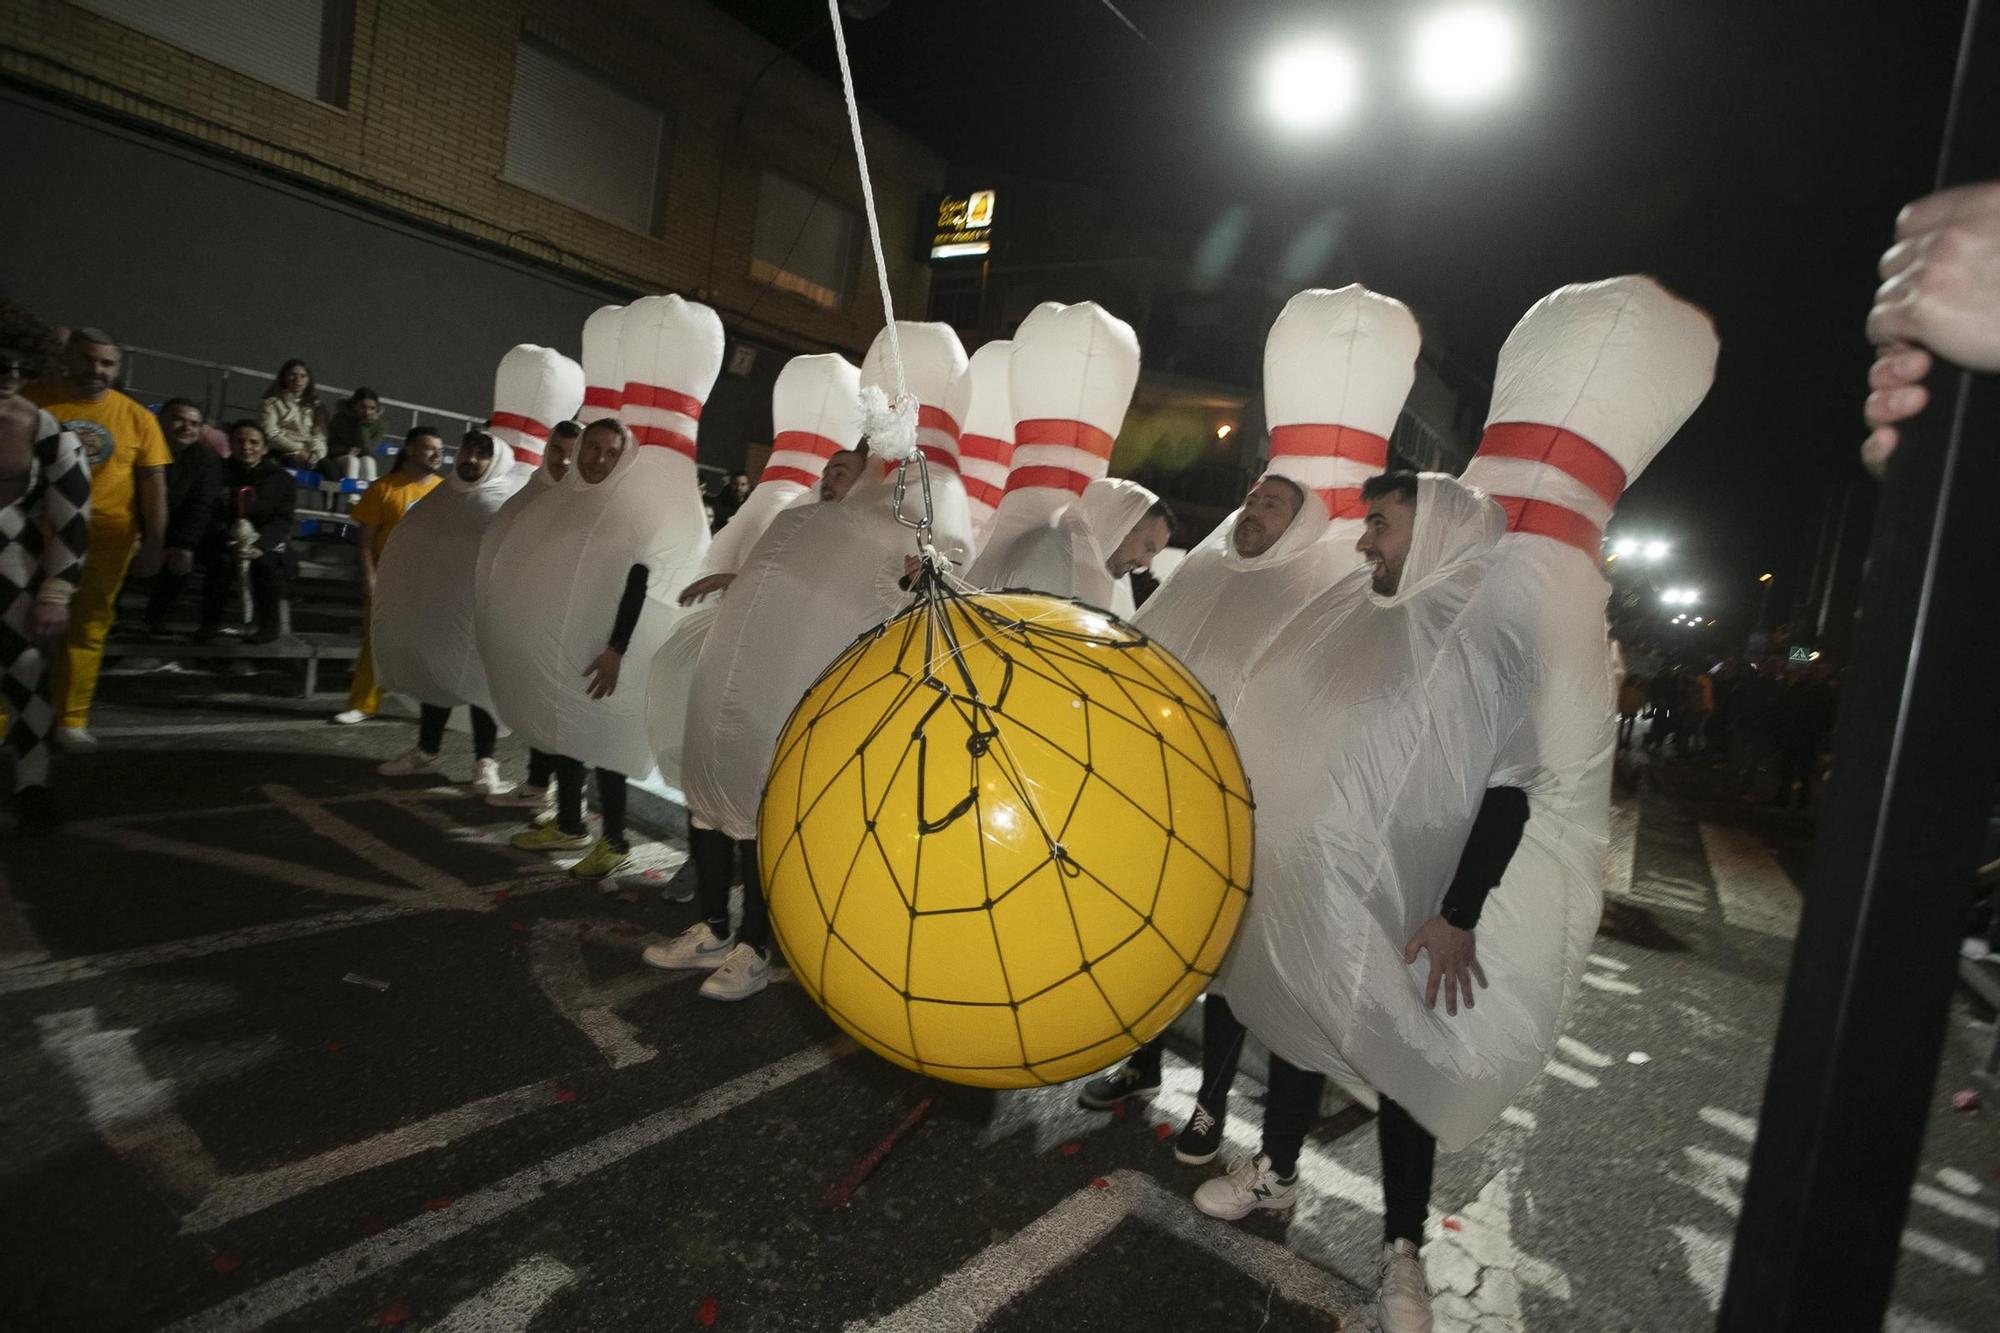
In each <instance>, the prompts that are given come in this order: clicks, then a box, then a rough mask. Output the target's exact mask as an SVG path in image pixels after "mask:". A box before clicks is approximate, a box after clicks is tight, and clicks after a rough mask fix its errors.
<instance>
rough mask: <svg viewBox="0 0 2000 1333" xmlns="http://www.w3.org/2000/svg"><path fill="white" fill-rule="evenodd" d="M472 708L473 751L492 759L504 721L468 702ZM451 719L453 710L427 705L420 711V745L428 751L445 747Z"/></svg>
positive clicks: (476, 754) (419, 747) (418, 737)
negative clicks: (446, 733) (494, 744)
mask: <svg viewBox="0 0 2000 1333" xmlns="http://www.w3.org/2000/svg"><path fill="white" fill-rule="evenodd" d="M466 707H467V708H469V709H471V711H472V754H473V757H474V758H476V759H491V758H492V757H493V743H494V742H495V741H497V740H499V739H500V724H499V723H497V722H495V721H494V720H493V714H491V713H489V712H487V711H486V710H485V709H484V708H480V707H478V706H476V705H473V704H467V705H466ZM450 721H451V710H450V709H449V708H441V707H439V706H438V705H437V704H424V705H423V706H422V707H421V708H420V709H419V710H418V714H417V748H418V749H419V750H422V751H423V752H424V753H425V754H436V753H437V752H438V751H439V750H441V749H443V748H444V728H445V724H446V723H447V722H450Z"/></svg>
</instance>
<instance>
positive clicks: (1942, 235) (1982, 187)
mask: <svg viewBox="0 0 2000 1333" xmlns="http://www.w3.org/2000/svg"><path fill="white" fill-rule="evenodd" d="M1880 272H1881V275H1882V279H1883V281H1882V285H1881V286H1880V287H1879V288H1877V289H1876V292H1875V305H1874V308H1873V309H1871V310H1870V311H1869V312H1868V340H1869V341H1870V342H1872V343H1874V344H1875V345H1876V346H1877V347H1878V348H1879V349H1880V355H1879V356H1878V357H1877V359H1876V361H1875V365H1874V367H1873V368H1872V369H1871V370H1870V371H1869V374H1868V388H1869V390H1870V392H1869V395H1868V403H1867V407H1866V409H1865V411H1864V416H1865V417H1866V419H1867V421H1868V425H1869V427H1870V434H1869V436H1868V440H1867V442H1866V443H1865V444H1863V445H1862V449H1861V458H1862V461H1863V462H1864V463H1866V464H1867V465H1868V467H1869V468H1870V469H1871V470H1872V471H1874V472H1875V473H1876V474H1877V475H1878V476H1879V475H1880V474H1881V471H1882V468H1883V465H1884V464H1885V463H1886V462H1887V461H1888V458H1889V455H1890V454H1891V453H1893V452H1895V449H1896V442H1897V430H1896V427H1897V426H1898V425H1899V424H1901V423H1902V422H1904V421H1907V420H1909V419H1910V418H1911V417H1914V416H1916V415H1917V414H1918V413H1920V412H1922V411H1923V410H1924V408H1925V407H1926V406H1928V405H1929V395H1928V394H1927V393H1926V391H1925V390H1924V387H1923V383H1922V381H1923V379H1924V377H1925V376H1926V375H1928V374H1929V373H1930V369H1931V355H1932V354H1935V355H1937V356H1942V357H1944V358H1945V359H1946V360H1948V361H1952V362H1955V363H1957V364H1958V365H1960V366H1963V367H1965V368H1966V369H1967V370H1981V371H1995V370H2000V182H1996V181H1988V182H1985V183H1983V184H1979V185H1963V186H1959V187H1958V188H1956V189H1951V190H1942V191H1939V192H1938V193H1937V194H1933V195H1929V196H1927V197H1926V198H1923V199H1919V200H1917V201H1916V202H1915V203H1913V204H1911V205H1910V206H1909V207H1908V208H1905V209H1904V210H1903V212H1902V215H1901V216H1900V217H1898V218H1897V219H1896V242H1895V244H1894V245H1892V246H1890V247H1889V249H1888V251H1887V252H1886V253H1884V254H1883V256H1882V262H1881V265H1880Z"/></svg>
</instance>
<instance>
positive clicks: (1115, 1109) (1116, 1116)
mask: <svg viewBox="0 0 2000 1333" xmlns="http://www.w3.org/2000/svg"><path fill="white" fill-rule="evenodd" d="M1111 1118H1112V1119H1113V1120H1123V1119H1124V1118H1125V1103H1124V1102H1113V1103H1111Z"/></svg>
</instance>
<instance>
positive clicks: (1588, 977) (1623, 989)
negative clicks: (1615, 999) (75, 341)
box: [1583, 972, 1644, 995]
mask: <svg viewBox="0 0 2000 1333" xmlns="http://www.w3.org/2000/svg"><path fill="white" fill-rule="evenodd" d="M1583 984H1584V985H1586V986H1589V987H1591V988H1592V989H1593V990H1601V991H1603V992H1605V993H1606V994H1607V995H1640V994H1643V993H1644V992H1643V991H1642V990H1641V989H1640V988H1639V987H1637V986H1634V985H1633V984H1632V983H1631V982H1629V981H1618V980H1615V979H1613V978H1611V977H1600V976H1598V975H1597V974H1596V973H1595V972H1586V973H1584V974H1583Z"/></svg>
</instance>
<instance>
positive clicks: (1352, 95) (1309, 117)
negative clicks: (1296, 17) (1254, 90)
mask: <svg viewBox="0 0 2000 1333" xmlns="http://www.w3.org/2000/svg"><path fill="white" fill-rule="evenodd" d="M1360 101H1361V62H1360V61H1359V60H1358V59H1356V58H1355V55H1354V53H1353V52H1352V51H1350V50H1348V49H1347V48H1346V47H1344V46H1341V45H1339V44H1338V43H1336V42H1333V41H1330V40H1326V39H1318V40H1313V41H1304V42H1296V43H1294V44H1292V45H1290V46H1287V47H1285V48H1284V49H1283V50H1281V51H1279V52H1277V54H1275V55H1273V56H1272V57H1271V60H1270V63H1269V64H1267V65H1266V66H1265V69H1264V110H1265V111H1266V112H1267V113H1269V115H1270V117H1271V119H1273V120H1275V121H1277V122H1278V124H1280V125H1282V126H1284V127H1285V128H1286V129H1288V130H1291V131H1293V132H1294V133H1299V134H1309V133H1312V132H1314V131H1316V130H1324V129H1330V128H1332V127H1333V126H1335V125H1338V124H1339V123H1340V122H1341V121H1343V120H1345V119H1347V117H1348V116H1350V115H1351V114H1353V112H1354V108H1355V107H1356V106H1357V105H1358V104H1359V103H1360Z"/></svg>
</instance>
